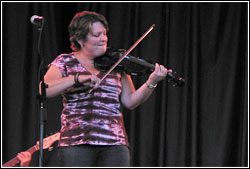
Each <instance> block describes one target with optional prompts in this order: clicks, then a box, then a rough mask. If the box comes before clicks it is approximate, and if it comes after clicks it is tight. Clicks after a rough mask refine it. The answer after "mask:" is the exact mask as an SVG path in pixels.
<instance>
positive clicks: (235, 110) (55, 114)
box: [1, 2, 248, 167]
mask: <svg viewBox="0 0 250 169" xmlns="http://www.w3.org/2000/svg"><path fill="white" fill-rule="evenodd" d="M83 10H90V11H96V12H98V13H101V14H103V15H104V16H106V18H107V20H108V22H109V26H110V30H109V33H108V35H109V45H110V46H113V47H116V48H123V49H128V48H129V47H130V46H131V45H132V44H133V43H134V42H135V41H136V40H137V39H138V38H139V37H140V36H141V35H142V34H143V33H144V32H145V31H146V30H147V29H148V28H149V27H150V26H151V25H152V24H155V25H156V27H155V29H154V30H153V31H152V32H151V33H150V34H149V35H148V36H147V37H146V38H145V39H144V40H143V41H142V42H141V43H140V44H139V45H138V46H137V47H136V48H135V49H134V50H133V51H132V53H131V54H132V55H134V56H137V57H140V58H143V59H151V60H152V62H153V63H155V62H158V63H160V64H162V65H165V66H166V67H167V68H170V69H173V70H174V71H176V72H177V73H178V74H179V75H181V76H183V77H184V78H185V80H186V84H185V86H184V87H182V88H180V87H175V88H174V87H172V86H171V85H170V84H169V83H168V82H167V81H166V80H165V81H162V82H161V83H159V84H158V87H157V88H156V90H155V91H154V93H153V95H152V96H151V97H150V99H149V100H147V101H146V102H145V103H144V104H142V105H141V106H139V107H138V108H136V109H135V110H133V111H129V110H126V109H124V118H125V125H126V129H127V133H128V136H129V142H130V149H131V165H132V166H156V167H157V166H165V167H169V166H172V167H175V166H248V38H247V37H248V31H247V30H248V3H247V2H245V3H244V2H241V3H212V2H210V3H188V2H186V3H185V2H182V3H166V2H162V3H152V2H151V3H150V2H147V3H146V2H144V3H139V2H137V3H135V2H130V3H128V2H127V3H121V2H119V3H118V2H116V3H111V2H110V3H107V2H105V3H104V2H103V3H101V2H100V3H90V2H89V3H27V2H26V3H17V2H16V3H7V2H5V3H2V14H3V15H2V140H1V141H2V164H3V163H5V162H7V161H8V160H10V159H12V158H13V157H15V156H16V155H17V153H18V152H21V151H24V150H26V149H28V148H30V147H31V146H33V145H34V144H35V143H36V141H37V140H38V139H39V106H38V101H37V98H36V97H37V94H38V87H37V86H38V68H39V64H40V62H41V58H39V57H38V53H37V45H38V44H37V41H38V31H37V28H36V27H35V26H34V25H32V24H31V22H30V17H31V16H32V15H34V14H36V15H41V16H44V18H45V25H44V29H43V34H42V43H41V45H42V46H41V49H42V55H43V56H44V57H45V59H46V64H49V63H50V62H51V61H52V60H53V59H54V58H55V57H56V56H57V55H59V54H61V53H68V52H71V49H70V43H69V40H68V39H69V36H68V31H67V29H68V24H69V23H70V21H71V19H72V17H73V16H74V15H75V14H76V12H79V11H83ZM147 78H148V75H145V76H141V77H133V80H134V83H135V86H136V88H138V87H139V86H140V85H142V84H143V83H144V82H145V81H146V79H147ZM46 108H47V113H48V116H47V119H48V120H47V124H46V134H47V135H49V134H50V133H51V132H56V131H59V130H60V112H61V109H62V105H61V97H59V96H58V97H56V98H53V99H49V100H47V101H46ZM38 155H39V152H36V153H34V155H33V159H32V165H34V166H38ZM44 165H45V166H56V148H54V150H53V151H50V152H48V151H47V150H45V152H44Z"/></svg>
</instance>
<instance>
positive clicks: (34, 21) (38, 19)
mask: <svg viewBox="0 0 250 169" xmlns="http://www.w3.org/2000/svg"><path fill="white" fill-rule="evenodd" d="M43 20H44V18H43V16H37V15H33V16H32V17H31V18H30V22H31V23H32V24H34V25H38V26H40V24H41V23H43Z"/></svg>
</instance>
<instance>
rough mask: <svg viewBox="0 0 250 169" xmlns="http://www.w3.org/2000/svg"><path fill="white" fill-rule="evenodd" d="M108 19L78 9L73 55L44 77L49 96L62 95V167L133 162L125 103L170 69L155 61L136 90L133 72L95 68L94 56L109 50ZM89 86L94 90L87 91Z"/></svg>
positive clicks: (138, 99)
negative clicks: (125, 115)
mask: <svg viewBox="0 0 250 169" xmlns="http://www.w3.org/2000/svg"><path fill="white" fill-rule="evenodd" d="M107 31H108V23H107V21H106V19H105V17H104V16H102V15H100V14H98V13H95V12H89V11H83V12H79V13H77V14H76V15H75V16H74V18H73V19H72V21H71V23H70V25H69V35H70V41H71V48H72V50H73V52H72V53H69V54H61V55H59V56H58V57H57V58H56V59H55V60H54V61H53V62H52V63H51V64H50V67H49V70H48V72H47V73H46V75H45V77H44V80H45V83H46V84H47V85H48V88H46V93H47V97H48V98H51V97H54V96H57V95H60V94H61V95H62V96H63V105H64V108H63V110H62V114H61V139H60V140H59V144H58V146H59V148H58V158H59V164H60V165H61V166H88V167H89V166H100V167H107V166H109V167H110V166H116V167H117V166H129V164H130V152H129V143H128V138H127V134H126V131H125V127H124V123H123V115H122V112H121V110H122V106H124V107H126V108H127V109H134V108H136V107H137V106H139V105H140V104H141V103H143V102H144V101H146V100H147V99H148V98H149V96H150V95H151V93H152V92H153V90H154V88H155V87H156V85H157V83H158V82H160V81H161V80H163V79H164V78H165V77H166V75H167V72H168V71H171V70H167V69H166V68H165V67H164V66H162V65H158V64H156V65H155V70H154V72H152V73H151V74H150V76H149V78H148V80H147V81H146V82H145V83H144V84H143V85H142V86H141V87H140V88H138V89H137V90H136V89H135V87H134V85H133V82H132V79H131V77H130V76H129V75H127V74H125V73H121V72H115V71H112V72H111V73H110V74H109V75H108V76H107V77H106V78H105V79H104V80H103V81H101V82H100V79H101V77H103V75H104V73H103V72H101V71H100V70H98V69H96V68H95V66H94V59H95V58H96V57H99V56H101V55H103V54H104V53H105V52H106V50H107V42H108V36H107ZM88 88H93V91H92V92H91V93H87V92H86V91H87V89H88Z"/></svg>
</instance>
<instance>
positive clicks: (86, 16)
mask: <svg viewBox="0 0 250 169" xmlns="http://www.w3.org/2000/svg"><path fill="white" fill-rule="evenodd" d="M94 22H101V23H102V24H103V26H104V27H105V28H106V30H107V31H108V22H107V21H106V18H105V17H104V16H103V15H101V14H98V13H96V12H90V11H82V12H78V13H77V14H76V15H75V16H74V17H73V19H72V20H71V22H70V24H69V28H68V31H69V37H70V39H69V40H70V42H71V49H72V50H73V51H79V50H80V49H81V45H80V44H79V43H78V42H77V41H78V40H83V41H86V40H87V35H88V33H89V31H90V30H91V29H92V25H93V23H94Z"/></svg>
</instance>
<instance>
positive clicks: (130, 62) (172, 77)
mask: <svg viewBox="0 0 250 169" xmlns="http://www.w3.org/2000/svg"><path fill="white" fill-rule="evenodd" d="M125 52H126V50H125V49H114V48H112V47H109V48H108V49H107V51H106V53H105V54H104V55H102V56H99V57H96V58H95V59H94V66H95V68H96V69H98V70H100V71H101V72H107V71H108V70H110V68H111V67H112V65H114V64H115V63H116V62H117V61H118V60H119V59H120V58H121V57H122V56H123V55H124V53H125ZM154 70H155V65H153V64H151V63H149V62H147V61H145V60H144V59H140V58H137V57H134V56H132V55H127V56H125V57H124V59H123V60H122V61H121V62H120V63H119V64H118V65H117V66H116V67H115V68H114V70H113V71H115V72H125V73H126V74H129V75H132V76H141V75H146V74H150V73H152V72H153V71H154ZM167 79H168V82H169V83H172V85H173V86H174V87H175V86H183V85H184V84H185V80H184V78H182V77H179V76H178V74H177V73H176V72H168V73H167Z"/></svg>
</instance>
